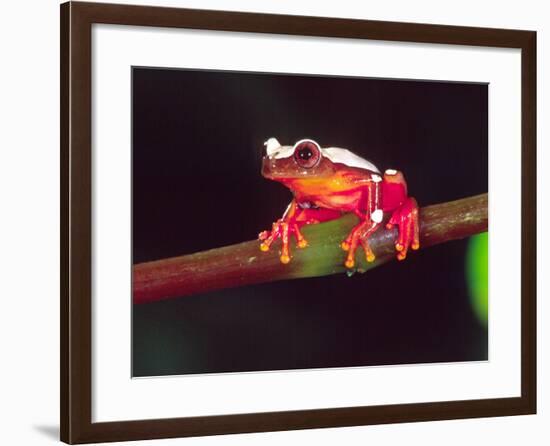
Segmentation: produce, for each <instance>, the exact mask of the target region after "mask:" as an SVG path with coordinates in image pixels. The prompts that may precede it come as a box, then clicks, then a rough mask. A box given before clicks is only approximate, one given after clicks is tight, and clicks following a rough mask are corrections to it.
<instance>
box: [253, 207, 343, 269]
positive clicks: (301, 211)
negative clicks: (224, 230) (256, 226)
mask: <svg viewBox="0 0 550 446" xmlns="http://www.w3.org/2000/svg"><path fill="white" fill-rule="evenodd" d="M341 215H342V214H341V213H340V212H336V211H332V210H329V209H321V208H314V209H310V208H307V207H306V208H302V207H300V205H298V203H297V202H296V200H292V202H291V203H290V204H289V205H288V207H287V209H286V211H285V213H284V214H283V216H282V217H281V218H280V219H279V220H277V221H276V222H275V223H273V226H272V228H271V231H262V232H260V234H259V235H258V238H259V239H260V241H261V242H262V243H261V244H260V249H261V250H262V251H264V252H266V251H269V249H270V248H271V245H272V244H273V242H274V241H275V240H277V239H278V238H280V239H281V244H282V246H281V255H280V260H281V263H285V264H286V263H288V262H290V258H291V255H290V248H289V239H290V236H291V235H294V237H295V238H296V242H297V243H296V244H297V246H298V248H305V247H306V246H307V240H306V239H305V237H304V236H303V235H302V233H301V231H300V228H301V227H302V226H303V225H307V224H315V223H321V222H323V221H328V220H333V219H335V218H338V217H340V216H341Z"/></svg>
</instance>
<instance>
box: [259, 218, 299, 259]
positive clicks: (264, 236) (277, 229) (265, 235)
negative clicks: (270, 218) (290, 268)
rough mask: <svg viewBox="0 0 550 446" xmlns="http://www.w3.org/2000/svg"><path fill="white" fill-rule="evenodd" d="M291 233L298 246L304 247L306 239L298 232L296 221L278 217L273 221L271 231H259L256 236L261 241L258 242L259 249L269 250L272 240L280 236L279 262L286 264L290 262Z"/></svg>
mask: <svg viewBox="0 0 550 446" xmlns="http://www.w3.org/2000/svg"><path fill="white" fill-rule="evenodd" d="M292 234H294V236H295V237H296V242H297V246H298V248H305V247H306V246H307V240H306V239H305V238H304V236H303V235H302V233H301V232H300V228H299V226H298V223H296V221H295V220H293V219H292V220H283V219H280V220H277V221H276V222H275V223H273V227H272V229H271V231H263V232H260V234H259V235H258V238H259V239H260V240H261V242H262V243H261V244H260V249H261V250H262V251H264V252H265V251H269V249H270V248H271V245H272V244H273V242H274V241H275V240H277V239H278V238H279V237H280V238H281V242H282V247H281V256H280V260H281V263H285V264H286V263H288V262H290V249H289V238H290V235H292Z"/></svg>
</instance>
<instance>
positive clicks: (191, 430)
mask: <svg viewBox="0 0 550 446" xmlns="http://www.w3.org/2000/svg"><path fill="white" fill-rule="evenodd" d="M93 23H108V24H120V25H140V26H158V27H177V28H192V29H207V30H225V31H241V32H257V33H276V34H289V35H304V36H324V37H346V38H358V39H373V40H386V41H404V42H421V43H444V44H455V45H473V46H488V47H503V48H519V49H521V64H522V80H521V82H522V85H521V88H522V93H521V94H522V104H521V106H522V112H521V115H522V185H523V188H522V193H521V197H522V216H521V217H522V240H521V243H522V254H521V257H522V258H521V264H522V272H521V288H522V296H521V299H522V301H521V397H517V398H499V399H481V400H469V401H456V402H433V403H415V404H399V405H388V406H368V407H350V408H337V409H336V408H332V409H331V408H327V409H316V410H304V411H285V412H272V413H251V414H238V415H237V414H236V415H223V416H207V417H191V418H171V419H156V420H142V421H122V422H102V423H92V421H91V408H92V388H91V379H92V375H91V370H92V363H91V341H92V327H91V304H92V302H91V264H92V262H91V260H92V259H91V243H92V237H91V233H92V223H91V222H92V213H91V212H92V209H91V204H92V203H91V189H92V183H91V182H92V177H91V72H92V70H91V68H92V66H91V64H92V61H91V25H92V24H93ZM535 287H536V33H535V32H532V31H517V30H505V29H488V28H470V27H456V26H440V25H423V24H404V23H394V22H378V21H365V20H348V19H334V18H318V17H299V16H284V15H269V14H252V13H240V12H221V11H203V10H189V9H175V8H162V7H146V6H128V5H114V4H94V3H78V2H69V3H65V4H63V5H61V440H62V441H64V442H67V443H71V444H73V443H87V442H100V441H124V440H138V439H152V438H167V437H180V436H195V435H214V434H227V433H240V432H260V431H274V430H291V429H306V428H320V427H338V426H353V425H364V424H380V423H397V422H411V421H428V420H443V419H458V418H473V417H487V416H506V415H518V414H533V413H535V411H536V288H535Z"/></svg>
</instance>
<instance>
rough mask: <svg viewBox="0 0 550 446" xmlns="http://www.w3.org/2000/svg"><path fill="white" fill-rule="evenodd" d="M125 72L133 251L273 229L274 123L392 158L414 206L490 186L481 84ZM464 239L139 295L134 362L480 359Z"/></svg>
mask: <svg viewBox="0 0 550 446" xmlns="http://www.w3.org/2000/svg"><path fill="white" fill-rule="evenodd" d="M132 76H133V83H132V85H133V117H132V118H133V130H132V131H133V134H132V138H133V154H132V156H133V261H134V263H139V262H144V261H149V260H156V259H161V258H165V257H171V256H176V255H182V254H186V253H193V252H197V251H202V250H206V249H210V248H215V247H220V246H224V245H228V244H232V243H238V242H241V241H245V240H251V239H254V238H255V237H256V236H257V234H258V232H260V231H261V230H264V229H268V228H270V226H271V223H272V222H273V221H274V220H276V219H277V218H279V217H280V215H281V214H282V212H283V211H284V209H285V207H286V205H287V204H288V203H289V201H290V200H291V194H290V192H289V191H288V190H287V189H285V188H284V186H282V185H280V184H278V183H275V182H272V181H268V180H266V179H264V178H263V177H262V176H261V175H260V164H261V155H262V150H263V142H264V141H265V140H266V139H268V138H269V137H272V136H273V137H276V138H277V139H278V140H279V141H280V142H281V144H284V145H285V144H288V145H291V144H294V142H296V141H297V140H299V139H302V138H312V139H314V140H316V141H317V142H319V143H320V145H321V146H323V147H328V146H337V147H345V148H348V149H350V150H352V151H354V152H355V153H357V154H359V155H360V156H363V157H365V158H367V159H369V160H370V161H371V162H373V163H374V164H375V165H377V166H378V167H379V169H380V170H384V169H386V168H395V169H399V170H402V171H403V172H404V174H405V177H406V180H407V182H408V185H409V193H410V195H412V196H414V197H416V198H417V200H418V202H419V204H420V206H425V205H428V204H434V203H439V202H444V201H449V200H453V199H458V198H462V197H466V196H469V195H474V194H479V193H484V192H487V187H488V183H487V180H488V151H487V147H488V146H487V99H488V97H487V94H488V86H487V85H485V84H464V83H449V82H433V81H429V82H428V81H402V80H382V79H364V78H344V77H340V78H338V77H321V76H299V75H274V74H256V73H236V72H219V71H200V70H199V71H197V70H171V69H152V68H134V69H133V71H132ZM466 246H467V240H466V241H455V242H450V243H446V244H444V245H440V246H436V247H433V248H429V249H426V250H421V251H419V252H414V253H412V254H411V255H410V256H409V257H408V258H407V260H406V261H405V262H390V263H388V264H386V265H384V266H382V267H380V268H376V269H374V270H372V271H369V272H368V273H367V274H364V275H360V274H356V275H354V276H353V277H351V278H350V277H347V276H346V275H345V274H342V275H336V276H327V277H321V278H314V279H301V280H293V281H284V282H276V283H270V284H262V285H254V286H248V287H242V288H237V289H229V290H222V291H218V292H213V293H207V294H202V295H195V296H190V297H184V298H181V299H173V300H168V301H164V302H159V303H153V304H144V305H134V307H133V326H132V330H133V333H132V342H133V346H132V347H133V371H132V374H133V376H150V375H169V374H186V373H213V372H228V371H255V370H279V369H295V368H312V367H322V368H324V367H345V366H364V365H381V364H404V363H421V362H422V363H426V362H441V361H443V362H450V361H471V360H485V359H487V331H486V329H485V328H484V326H483V325H481V324H480V323H479V322H478V321H477V319H476V317H475V315H474V313H473V311H472V309H471V306H470V303H469V298H468V291H467V288H466V279H465V274H464V261H465V259H464V253H465V249H466ZM266 255H277V254H276V253H275V252H273V251H272V252H270V253H269V254H266ZM212 268H216V265H212Z"/></svg>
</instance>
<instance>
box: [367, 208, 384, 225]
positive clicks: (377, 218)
mask: <svg viewBox="0 0 550 446" xmlns="http://www.w3.org/2000/svg"><path fill="white" fill-rule="evenodd" d="M383 216H384V213H383V212H382V209H376V210H375V211H374V212H373V213H372V214H370V219H371V220H372V221H373V222H375V223H380V222H381V221H382V217H383Z"/></svg>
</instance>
